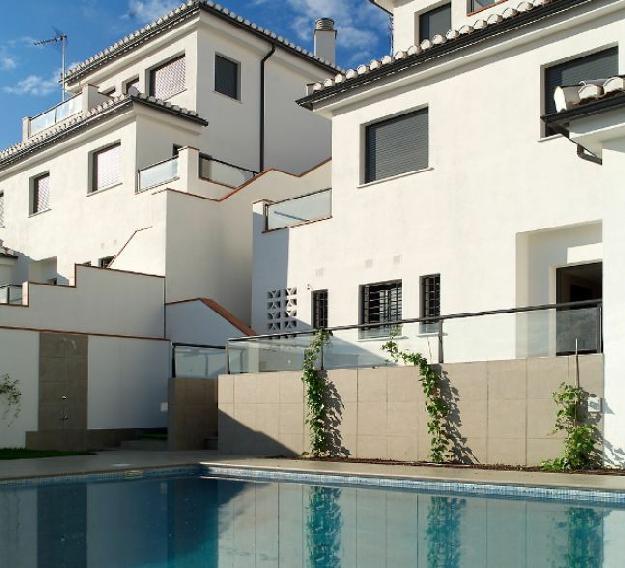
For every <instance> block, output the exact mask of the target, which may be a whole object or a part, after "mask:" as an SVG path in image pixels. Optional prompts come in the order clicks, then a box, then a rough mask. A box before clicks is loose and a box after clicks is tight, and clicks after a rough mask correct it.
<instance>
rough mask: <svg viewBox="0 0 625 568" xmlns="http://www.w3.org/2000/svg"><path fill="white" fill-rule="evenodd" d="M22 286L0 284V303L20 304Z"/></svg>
mask: <svg viewBox="0 0 625 568" xmlns="http://www.w3.org/2000/svg"><path fill="white" fill-rule="evenodd" d="M21 303H22V287H21V286H14V285H12V284H6V285H4V286H0V304H17V305H19V304H21Z"/></svg>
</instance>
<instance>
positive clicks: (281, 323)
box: [267, 288, 297, 331]
mask: <svg viewBox="0 0 625 568" xmlns="http://www.w3.org/2000/svg"><path fill="white" fill-rule="evenodd" d="M267 329H268V330H269V331H281V330H285V329H286V330H289V329H297V288H280V289H278V290H270V291H269V292H267Z"/></svg>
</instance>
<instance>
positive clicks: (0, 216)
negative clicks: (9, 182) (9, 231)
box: [0, 191, 4, 227]
mask: <svg viewBox="0 0 625 568" xmlns="http://www.w3.org/2000/svg"><path fill="white" fill-rule="evenodd" d="M0 227H4V191H0Z"/></svg>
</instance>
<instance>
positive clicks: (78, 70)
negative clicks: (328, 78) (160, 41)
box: [65, 0, 340, 83]
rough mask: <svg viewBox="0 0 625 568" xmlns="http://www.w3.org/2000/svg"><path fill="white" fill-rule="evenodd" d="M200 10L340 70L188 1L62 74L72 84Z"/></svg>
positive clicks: (207, 1)
mask: <svg viewBox="0 0 625 568" xmlns="http://www.w3.org/2000/svg"><path fill="white" fill-rule="evenodd" d="M200 10H203V11H205V12H207V13H210V14H212V15H213V16H216V17H217V18H220V19H221V20H223V21H225V22H227V23H229V24H231V25H234V26H237V27H239V28H241V29H243V30H245V31H247V32H251V33H253V34H254V35H256V36H258V37H260V38H261V39H264V40H266V41H269V42H271V43H272V44H274V45H276V46H278V47H281V48H283V49H285V50H286V51H288V52H290V53H292V54H294V55H296V56H298V57H303V58H304V59H307V60H308V61H309V62H310V63H313V64H315V65H317V66H319V67H321V68H322V69H324V70H325V71H327V72H329V73H336V72H337V71H340V68H339V67H337V66H336V65H333V64H332V63H330V62H329V61H326V60H324V59H321V58H319V57H316V56H315V55H314V54H313V53H311V52H309V51H307V50H305V49H304V48H302V47H300V46H298V45H296V44H294V43H292V42H290V41H288V40H287V39H286V38H283V37H282V36H278V35H277V34H275V33H274V32H272V31H271V30H268V29H266V28H262V27H260V26H258V25H256V24H255V23H253V22H251V21H250V20H247V19H245V18H243V17H242V16H238V15H237V14H235V13H234V12H232V11H230V10H228V9H227V8H225V7H223V6H221V5H220V4H217V3H215V2H213V1H212V0H189V1H188V2H185V3H184V4H181V5H180V6H178V7H177V8H174V9H173V10H172V11H171V12H169V13H168V14H165V15H164V16H162V17H161V18H159V19H158V20H156V21H155V22H152V23H150V24H148V25H147V26H145V27H143V28H141V29H140V30H137V31H135V32H133V33H131V34H129V35H127V36H126V37H124V38H122V39H121V40H119V41H117V42H116V43H114V44H113V45H111V46H109V47H107V48H106V49H105V50H103V51H101V52H100V53H97V54H96V55H94V56H93V57H90V58H89V59H87V60H85V61H83V62H82V63H79V64H78V65H76V66H75V67H73V68H72V69H70V70H69V71H68V72H67V73H66V75H65V78H66V81H67V82H70V83H71V82H76V81H77V80H79V79H80V78H81V77H83V76H85V75H87V74H88V73H90V72H92V71H94V70H96V69H99V68H101V67H103V66H104V65H106V64H107V63H108V62H109V61H111V60H113V59H116V58H117V57H120V56H122V55H124V54H125V53H128V52H129V51H132V50H133V49H135V48H137V47H139V46H140V45H142V44H144V43H146V42H147V41H149V40H150V39H152V38H153V37H155V36H157V35H159V34H161V33H162V32H163V31H166V30H169V29H171V28H173V27H175V26H177V25H178V24H180V23H181V22H184V21H186V20H188V19H190V18H192V17H194V16H195V15H197V14H198V13H199V12H200Z"/></svg>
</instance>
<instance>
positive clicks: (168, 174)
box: [138, 157, 178, 191]
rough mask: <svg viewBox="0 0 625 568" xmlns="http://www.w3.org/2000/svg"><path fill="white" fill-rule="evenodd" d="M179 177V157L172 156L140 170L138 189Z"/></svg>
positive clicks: (155, 185)
mask: <svg viewBox="0 0 625 568" xmlns="http://www.w3.org/2000/svg"><path fill="white" fill-rule="evenodd" d="M176 179H178V158H177V157H176V158H170V159H168V160H165V161H163V162H159V163H158V164H154V165H153V166H150V167H148V168H145V169H143V170H140V171H139V186H138V191H145V190H146V189H150V188H152V187H157V186H159V185H163V184H164V183H168V182H170V181H173V180H176Z"/></svg>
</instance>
